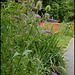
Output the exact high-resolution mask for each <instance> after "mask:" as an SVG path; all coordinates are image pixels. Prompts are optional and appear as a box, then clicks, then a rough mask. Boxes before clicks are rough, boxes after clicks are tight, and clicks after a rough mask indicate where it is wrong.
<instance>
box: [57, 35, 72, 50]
mask: <svg viewBox="0 0 75 75" xmlns="http://www.w3.org/2000/svg"><path fill="white" fill-rule="evenodd" d="M58 39H59V42H58V46H62V49H64V48H67V46H68V43H69V42H70V40H71V39H72V37H70V36H63V37H59V38H58Z"/></svg>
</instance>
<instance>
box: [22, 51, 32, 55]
mask: <svg viewBox="0 0 75 75" xmlns="http://www.w3.org/2000/svg"><path fill="white" fill-rule="evenodd" d="M30 52H32V50H25V51H24V52H23V54H22V55H26V56H27V55H28V53H30Z"/></svg>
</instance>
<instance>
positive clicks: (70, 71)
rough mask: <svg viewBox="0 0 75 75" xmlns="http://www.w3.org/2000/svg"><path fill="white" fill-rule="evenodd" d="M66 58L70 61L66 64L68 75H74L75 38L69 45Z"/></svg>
mask: <svg viewBox="0 0 75 75" xmlns="http://www.w3.org/2000/svg"><path fill="white" fill-rule="evenodd" d="M64 56H65V59H67V60H68V61H67V62H66V70H67V75H74V38H73V39H72V40H71V42H70V43H69V46H68V47H67V51H66V52H65V55H64Z"/></svg>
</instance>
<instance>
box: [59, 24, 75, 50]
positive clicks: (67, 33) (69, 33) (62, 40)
mask: <svg viewBox="0 0 75 75" xmlns="http://www.w3.org/2000/svg"><path fill="white" fill-rule="evenodd" d="M59 30H60V31H59V33H58V39H59V42H58V46H62V49H65V48H67V46H68V44H69V42H70V40H71V39H72V38H74V31H73V30H71V29H69V28H68V27H67V24H66V23H62V24H61V27H60V29H59Z"/></svg>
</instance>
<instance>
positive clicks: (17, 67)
mask: <svg viewBox="0 0 75 75" xmlns="http://www.w3.org/2000/svg"><path fill="white" fill-rule="evenodd" d="M21 57H22V55H21V56H20V59H19V61H18V64H17V67H16V71H15V73H14V74H15V75H16V72H17V70H18V66H19V62H20V60H21Z"/></svg>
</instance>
